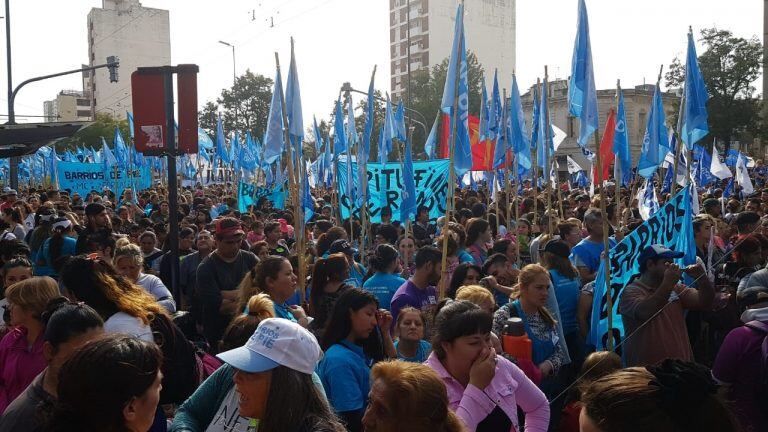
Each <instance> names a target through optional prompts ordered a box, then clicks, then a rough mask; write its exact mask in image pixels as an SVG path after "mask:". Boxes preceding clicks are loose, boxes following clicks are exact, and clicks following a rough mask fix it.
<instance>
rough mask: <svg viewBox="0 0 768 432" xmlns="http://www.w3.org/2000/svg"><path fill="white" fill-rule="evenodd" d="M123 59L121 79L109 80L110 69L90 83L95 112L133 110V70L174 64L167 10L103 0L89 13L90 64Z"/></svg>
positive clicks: (121, 0)
mask: <svg viewBox="0 0 768 432" xmlns="http://www.w3.org/2000/svg"><path fill="white" fill-rule="evenodd" d="M108 56H117V57H118V58H119V59H120V68H119V72H118V73H119V81H118V82H117V83H111V82H110V81H109V70H108V69H107V68H102V69H98V70H96V71H94V72H93V73H92V75H91V76H90V78H89V79H88V83H87V86H86V91H87V92H88V93H89V94H90V95H91V100H92V101H91V105H92V113H93V117H94V118H95V114H96V113H108V114H110V115H112V116H113V117H115V118H118V119H124V118H125V117H126V111H132V101H131V74H132V73H133V72H134V71H135V70H136V69H137V68H138V67H144V66H167V65H170V64H171V33H170V17H169V14H168V11H167V10H162V9H153V8H145V7H143V6H142V5H141V3H140V2H139V1H138V0H102V7H101V8H93V9H91V12H90V13H89V14H88V62H89V65H91V66H93V65H98V64H103V63H106V61H107V57H108Z"/></svg>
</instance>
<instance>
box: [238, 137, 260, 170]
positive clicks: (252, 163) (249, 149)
mask: <svg viewBox="0 0 768 432" xmlns="http://www.w3.org/2000/svg"><path fill="white" fill-rule="evenodd" d="M239 160H240V167H241V168H242V169H244V170H245V171H246V172H254V171H256V168H257V167H258V166H259V165H258V162H259V161H258V160H257V153H256V145H255V144H254V143H253V137H252V136H251V133H250V132H246V133H245V145H244V146H241V147H240V155H239Z"/></svg>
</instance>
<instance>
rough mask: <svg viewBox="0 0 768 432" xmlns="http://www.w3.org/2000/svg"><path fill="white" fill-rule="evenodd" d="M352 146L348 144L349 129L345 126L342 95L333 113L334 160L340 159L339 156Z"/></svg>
mask: <svg viewBox="0 0 768 432" xmlns="http://www.w3.org/2000/svg"><path fill="white" fill-rule="evenodd" d="M350 147H351V146H349V145H348V144H347V131H346V130H345V128H344V110H343V109H342V107H341V96H339V99H338V100H336V112H335V114H334V115H333V153H334V155H333V160H338V158H339V156H340V155H342V154H344V153H346V152H347V151H348V150H349V148H350ZM350 153H351V152H350Z"/></svg>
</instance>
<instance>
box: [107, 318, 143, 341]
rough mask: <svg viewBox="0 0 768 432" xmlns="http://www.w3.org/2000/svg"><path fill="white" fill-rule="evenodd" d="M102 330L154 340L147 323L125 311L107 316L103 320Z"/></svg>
mask: <svg viewBox="0 0 768 432" xmlns="http://www.w3.org/2000/svg"><path fill="white" fill-rule="evenodd" d="M104 332H106V333H119V334H126V335H128V336H133V337H135V338H138V339H141V340H144V341H147V342H154V341H155V338H154V337H153V336H152V329H151V328H150V327H149V325H147V324H144V323H143V322H142V321H141V320H140V319H138V318H136V317H134V316H131V315H128V314H127V313H125V312H118V313H116V314H114V315H112V316H111V317H109V318H108V319H107V321H105V322H104Z"/></svg>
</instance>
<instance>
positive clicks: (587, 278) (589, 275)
mask: <svg viewBox="0 0 768 432" xmlns="http://www.w3.org/2000/svg"><path fill="white" fill-rule="evenodd" d="M576 268H577V269H578V270H579V277H581V281H582V282H584V283H589V282H592V281H593V280H595V278H596V277H597V272H592V271H589V269H588V268H587V267H576Z"/></svg>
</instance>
